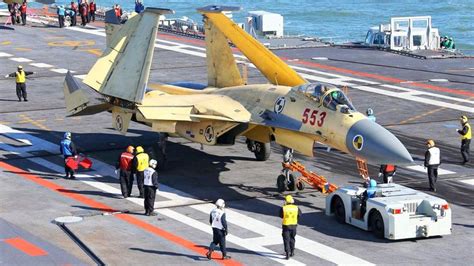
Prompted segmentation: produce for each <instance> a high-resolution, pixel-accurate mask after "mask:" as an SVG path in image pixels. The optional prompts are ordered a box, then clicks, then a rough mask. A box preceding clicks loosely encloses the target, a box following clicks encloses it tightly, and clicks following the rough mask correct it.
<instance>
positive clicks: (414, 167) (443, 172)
mask: <svg viewBox="0 0 474 266" xmlns="http://www.w3.org/2000/svg"><path fill="white" fill-rule="evenodd" d="M404 168H408V169H410V170H414V171H418V172H422V173H426V171H427V170H426V168H425V167H424V166H423V165H412V166H404ZM455 173H456V172H453V171H449V170H445V169H441V168H439V167H438V175H452V174H455Z"/></svg>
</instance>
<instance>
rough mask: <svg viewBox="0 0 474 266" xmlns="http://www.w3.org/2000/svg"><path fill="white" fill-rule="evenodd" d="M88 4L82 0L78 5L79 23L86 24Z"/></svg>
mask: <svg viewBox="0 0 474 266" xmlns="http://www.w3.org/2000/svg"><path fill="white" fill-rule="evenodd" d="M88 10H89V5H88V4H87V3H86V1H85V0H82V3H81V4H80V5H79V13H80V14H81V25H82V26H86V25H87V22H88V19H87V18H88V17H89V11H88Z"/></svg>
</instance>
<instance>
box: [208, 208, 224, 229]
mask: <svg viewBox="0 0 474 266" xmlns="http://www.w3.org/2000/svg"><path fill="white" fill-rule="evenodd" d="M222 215H224V211H223V210H221V209H218V208H215V209H214V210H212V212H211V217H212V224H211V226H212V228H217V229H220V230H222V229H224V226H223V225H222V220H221V218H222Z"/></svg>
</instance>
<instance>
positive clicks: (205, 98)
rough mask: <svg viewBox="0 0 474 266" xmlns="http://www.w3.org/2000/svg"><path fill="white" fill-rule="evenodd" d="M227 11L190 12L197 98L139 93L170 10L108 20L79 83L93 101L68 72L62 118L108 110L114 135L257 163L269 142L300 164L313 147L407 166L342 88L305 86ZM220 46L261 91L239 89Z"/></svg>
mask: <svg viewBox="0 0 474 266" xmlns="http://www.w3.org/2000/svg"><path fill="white" fill-rule="evenodd" d="M235 10H238V9H236V8H233V7H222V6H207V7H204V8H200V9H198V11H199V12H200V13H201V14H202V15H203V18H204V23H205V25H204V26H205V41H206V55H207V71H208V84H207V86H205V88H201V89H196V88H195V86H189V87H183V86H176V85H169V84H162V85H158V86H154V88H153V89H149V88H147V82H148V77H149V74H150V66H151V61H152V58H153V52H154V49H155V47H154V44H155V39H156V36H157V29H158V22H159V16H160V15H163V14H169V13H173V11H172V10H169V9H159V8H147V9H146V10H145V11H144V12H143V13H141V14H132V15H131V16H130V17H129V19H128V21H127V22H126V23H124V24H120V23H119V22H118V20H117V18H116V17H115V15H114V14H113V12H112V13H111V12H108V13H107V14H106V33H107V39H106V41H107V48H106V50H105V52H104V53H103V55H102V56H101V57H100V58H99V59H98V60H97V62H96V63H95V65H94V66H93V67H92V68H91V70H90V71H89V73H88V74H87V76H86V77H85V79H84V80H83V82H84V84H85V85H87V87H89V88H91V89H92V90H91V91H92V92H93V95H90V96H88V93H87V92H86V91H84V89H83V88H81V84H79V82H78V81H77V80H76V79H75V78H74V77H73V76H72V75H71V74H70V73H68V74H67V76H66V79H65V83H64V84H65V86H64V94H65V98H66V107H67V111H68V112H69V114H70V115H71V116H78V115H91V114H95V113H99V112H103V111H109V112H111V113H112V121H113V122H112V123H113V126H114V128H115V129H117V130H118V131H120V132H122V133H126V132H127V129H128V127H129V124H130V121H135V122H138V123H142V124H146V125H148V126H150V127H151V130H153V131H156V132H159V133H161V134H162V136H163V135H165V136H171V137H182V138H185V139H188V140H190V141H192V142H197V143H201V144H205V145H216V146H226V145H234V144H235V142H236V138H238V137H239V136H243V137H245V138H246V140H247V146H248V149H249V150H250V151H252V152H253V153H254V154H255V157H256V159H257V160H260V161H265V160H267V159H268V157H269V155H270V143H271V142H275V143H277V144H280V145H281V146H284V147H287V148H288V149H291V150H295V151H297V152H299V153H301V154H304V155H307V156H313V146H314V144H315V142H320V143H323V144H325V145H327V146H330V147H332V148H335V149H338V150H340V151H343V152H346V153H350V154H352V155H354V156H356V157H358V158H361V159H363V160H366V161H368V162H371V163H374V164H396V165H402V164H409V163H412V158H411V156H410V154H409V153H408V151H407V150H406V148H405V146H404V145H403V144H402V143H401V142H400V141H399V140H398V139H397V138H396V137H395V136H394V135H393V134H392V133H390V132H389V131H388V130H386V129H385V128H383V127H382V126H380V125H379V124H377V123H375V122H372V121H370V120H369V119H367V117H365V116H364V115H363V114H361V113H360V112H358V111H357V110H356V108H355V107H354V106H353V105H352V103H351V101H350V100H349V99H348V98H347V97H346V95H345V94H344V93H343V91H341V89H339V88H337V87H335V86H333V85H330V84H322V83H309V82H307V81H306V80H305V79H304V78H303V77H301V76H300V75H299V74H298V73H296V72H295V71H294V70H293V69H292V68H290V67H289V66H288V65H287V64H285V63H284V62H283V61H282V60H281V59H280V58H279V57H277V56H276V55H275V54H273V53H272V52H271V51H270V50H268V49H267V48H265V47H264V46H263V45H262V44H261V43H260V42H258V41H257V40H256V39H254V38H253V37H252V36H250V35H249V34H247V33H246V32H245V31H244V30H242V29H241V28H240V27H239V26H238V25H236V24H235V23H234V22H233V21H231V20H230V19H229V18H228V17H227V16H225V14H223V12H224V11H235ZM229 43H232V44H233V45H234V46H235V47H236V48H237V49H239V50H240V52H241V53H242V54H243V55H244V56H245V57H246V58H247V59H248V60H249V61H250V62H251V63H252V64H253V65H254V66H255V67H256V68H257V69H258V70H260V72H261V73H262V75H263V76H265V77H266V79H267V80H268V82H269V83H267V84H248V85H247V84H244V80H243V78H242V76H241V73H240V71H239V68H238V65H237V62H236V59H235V57H234V55H233V52H232V49H231V47H230V45H229ZM191 85H192V84H191ZM193 87H194V88H193Z"/></svg>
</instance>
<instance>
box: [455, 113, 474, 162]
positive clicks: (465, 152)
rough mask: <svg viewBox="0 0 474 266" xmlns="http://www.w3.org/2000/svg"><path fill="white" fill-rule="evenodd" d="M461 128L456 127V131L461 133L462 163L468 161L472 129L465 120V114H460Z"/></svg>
mask: <svg viewBox="0 0 474 266" xmlns="http://www.w3.org/2000/svg"><path fill="white" fill-rule="evenodd" d="M461 126H462V129H458V130H457V131H458V133H459V134H460V135H461V155H462V159H463V161H462V164H466V163H467V162H469V149H470V145H471V138H472V131H471V125H469V123H468V122H467V116H465V115H463V116H461Z"/></svg>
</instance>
